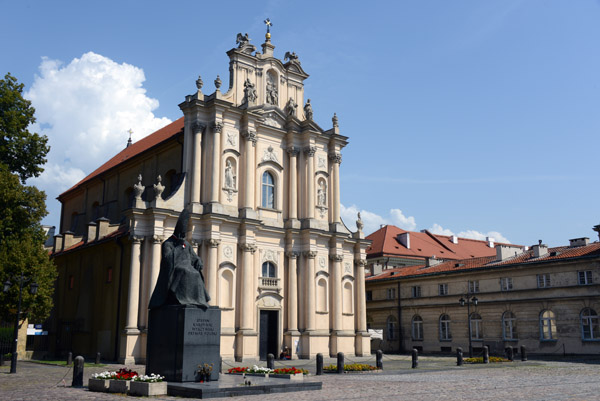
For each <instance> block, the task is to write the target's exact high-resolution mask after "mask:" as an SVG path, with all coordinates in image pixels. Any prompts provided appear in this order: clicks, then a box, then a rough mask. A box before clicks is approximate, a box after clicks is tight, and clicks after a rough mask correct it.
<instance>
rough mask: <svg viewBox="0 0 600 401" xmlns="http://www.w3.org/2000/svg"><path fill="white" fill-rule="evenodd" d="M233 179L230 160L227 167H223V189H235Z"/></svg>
mask: <svg viewBox="0 0 600 401" xmlns="http://www.w3.org/2000/svg"><path fill="white" fill-rule="evenodd" d="M235 178H236V177H235V174H234V172H233V166H232V165H231V160H227V166H226V167H225V188H227V189H235Z"/></svg>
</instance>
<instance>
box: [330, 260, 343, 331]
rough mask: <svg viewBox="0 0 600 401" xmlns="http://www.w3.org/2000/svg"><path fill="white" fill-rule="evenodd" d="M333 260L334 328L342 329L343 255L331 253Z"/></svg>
mask: <svg viewBox="0 0 600 401" xmlns="http://www.w3.org/2000/svg"><path fill="white" fill-rule="evenodd" d="M329 258H330V259H331V260H332V261H333V274H332V277H331V281H332V286H331V292H332V294H331V295H332V299H333V305H332V306H333V330H334V331H340V330H342V260H343V259H344V257H343V256H342V255H330V256H329Z"/></svg>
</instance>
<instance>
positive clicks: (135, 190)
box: [133, 174, 146, 200]
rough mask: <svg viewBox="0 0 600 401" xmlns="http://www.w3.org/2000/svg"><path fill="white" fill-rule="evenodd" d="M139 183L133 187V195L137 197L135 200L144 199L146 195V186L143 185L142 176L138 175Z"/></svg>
mask: <svg viewBox="0 0 600 401" xmlns="http://www.w3.org/2000/svg"><path fill="white" fill-rule="evenodd" d="M137 179H138V182H137V184H135V185H134V186H133V194H134V196H135V199H138V200H140V199H142V194H143V193H144V190H145V189H146V187H144V185H143V184H142V175H141V174H138V176H137Z"/></svg>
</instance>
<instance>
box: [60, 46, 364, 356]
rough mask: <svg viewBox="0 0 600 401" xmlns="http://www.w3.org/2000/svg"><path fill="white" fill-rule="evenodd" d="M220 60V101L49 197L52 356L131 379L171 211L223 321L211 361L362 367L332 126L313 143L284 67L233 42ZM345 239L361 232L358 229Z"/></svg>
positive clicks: (356, 287)
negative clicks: (53, 267)
mask: <svg viewBox="0 0 600 401" xmlns="http://www.w3.org/2000/svg"><path fill="white" fill-rule="evenodd" d="M237 39H238V40H237V44H238V46H237V47H236V48H233V49H231V50H229V51H228V52H227V54H228V56H229V58H230V63H229V72H230V74H229V89H228V90H227V92H226V93H223V92H222V91H221V88H220V87H221V79H220V78H219V77H217V79H216V80H215V81H214V84H215V87H216V90H215V91H214V92H213V93H212V94H210V95H207V94H204V93H203V92H202V87H203V83H202V80H201V79H200V78H199V79H198V81H197V82H196V86H197V91H196V92H195V93H193V94H192V95H189V96H186V97H185V100H184V101H183V102H182V103H181V104H180V105H179V107H180V109H181V110H182V112H183V117H182V118H180V119H179V120H177V121H175V122H173V123H171V124H170V125H168V126H166V127H164V128H162V129H161V130H159V131H157V132H155V133H153V134H151V135H149V136H147V137H146V138H143V139H142V140H140V141H138V142H136V143H133V144H128V146H127V147H126V148H125V149H124V150H122V151H121V152H120V153H118V154H117V155H116V156H115V157H113V158H112V159H111V160H109V161H108V162H106V163H105V164H104V165H102V166H101V167H100V168H98V169H97V170H96V171H94V172H92V173H91V174H90V175H89V176H88V177H86V178H85V179H83V180H82V181H81V182H79V183H78V184H76V185H75V186H74V187H73V188H71V189H69V190H68V191H66V192H65V193H63V194H61V195H60V196H59V200H60V202H61V203H62V215H61V226H60V235H57V236H56V237H55V248H54V252H53V255H54V260H55V262H56V264H57V266H58V270H59V279H58V284H57V285H58V288H57V292H56V297H57V298H56V310H55V314H54V322H55V327H52V328H50V331H51V334H52V335H53V338H54V340H55V341H53V342H52V343H53V344H56V351H57V352H67V351H73V352H76V353H82V354H85V355H95V353H96V352H102V353H103V355H107V357H112V356H114V358H115V359H118V360H119V361H121V362H125V363H130V362H136V363H143V362H144V360H145V352H146V336H147V332H146V327H147V325H148V308H147V306H148V301H149V298H150V295H151V294H152V291H153V288H154V285H155V283H156V280H157V277H158V272H159V267H160V258H161V255H160V245H161V242H162V241H164V240H165V239H166V238H168V237H169V236H170V235H171V234H172V232H173V229H174V226H175V223H176V221H177V217H178V215H179V213H180V211H181V210H182V209H183V208H184V207H187V208H189V209H190V210H191V212H192V215H191V216H192V217H191V220H190V229H191V231H190V232H189V235H188V237H189V238H190V240H191V242H192V244H193V246H194V247H196V250H197V253H198V254H199V255H200V256H201V257H202V260H203V261H204V276H205V279H206V284H207V288H208V291H209V294H210V296H211V297H212V299H211V304H212V305H216V306H219V307H220V308H221V310H222V327H221V332H222V337H221V353H222V356H223V357H224V358H236V359H238V360H241V359H244V358H250V359H253V358H257V357H263V358H264V357H265V356H266V354H267V353H273V354H275V355H278V354H279V353H280V352H281V350H282V349H283V347H284V346H287V347H289V348H290V349H291V351H292V356H293V358H310V357H312V356H314V355H316V354H317V353H323V354H326V355H335V354H336V353H337V352H339V351H342V352H345V353H347V354H351V355H364V354H369V353H370V339H369V336H368V334H367V328H366V312H365V311H366V309H365V281H364V269H365V265H366V262H365V260H366V255H365V250H366V248H367V246H368V244H369V241H368V240H365V239H364V235H363V233H362V232H361V230H359V231H358V232H354V233H351V232H350V231H349V230H348V229H347V228H346V226H345V225H344V223H343V222H342V220H341V219H340V189H339V185H340V182H339V181H340V178H339V177H340V171H339V170H340V164H341V161H342V157H341V151H342V149H343V148H344V147H345V146H346V145H347V143H348V142H347V141H348V138H347V137H345V136H343V135H341V134H340V128H339V126H338V121H337V117H336V116H335V114H334V116H333V119H332V121H333V126H332V127H331V128H329V129H322V128H321V127H320V126H319V125H318V124H317V123H316V122H315V121H314V120H313V112H312V105H311V103H310V100H309V99H305V97H304V84H303V83H304V80H305V79H306V78H308V74H306V72H305V71H304V70H303V68H302V66H301V64H300V61H299V59H298V57H297V56H296V54H295V53H293V52H291V53H290V52H288V53H286V57H285V59H284V61H283V62H282V61H281V60H279V59H278V58H275V57H274V48H275V46H273V45H272V44H271V41H270V34H267V37H266V40H265V42H264V43H263V44H262V52H258V51H256V48H255V47H254V46H253V45H252V44H251V43H250V40H249V38H248V36H247V34H246V35H241V34H238V38H237ZM359 226H361V225H360V224H359Z"/></svg>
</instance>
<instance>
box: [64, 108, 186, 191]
mask: <svg viewBox="0 0 600 401" xmlns="http://www.w3.org/2000/svg"><path fill="white" fill-rule="evenodd" d="M182 130H183V117H181V118H180V119H178V120H175V121H173V122H172V123H171V124H169V125H167V126H165V127H163V128H161V129H159V130H158V131H156V132H154V133H152V134H150V135H148V136H146V137H144V138H142V139H140V140H139V141H137V142H135V143H133V144H131V145H130V146H128V147H126V148H125V149H123V150H122V151H120V152H119V153H117V154H116V155H115V156H114V157H113V158H111V159H110V160H109V161H107V162H106V163H104V164H103V165H102V166H100V167H98V168H97V169H96V170H94V171H93V172H92V173H91V174H89V175H88V176H87V177H85V178H84V179H83V180H81V181H79V182H78V183H77V184H75V185H74V186H73V187H71V188H70V189H68V190H66V191H65V192H63V193H62V194H60V195H59V196H58V199H61V198H62V197H64V196H65V195H67V194H68V193H69V192H71V191H74V190H75V189H77V188H79V187H81V186H82V185H83V184H85V183H86V182H88V181H91V180H92V179H93V178H95V177H97V176H99V175H100V174H102V173H104V172H106V171H108V170H110V169H112V168H115V167H117V166H118V165H120V164H121V163H123V162H125V161H127V160H129V159H131V158H133V157H135V156H137V155H139V154H141V153H143V152H145V151H147V150H148V149H150V148H152V147H154V146H156V145H158V144H159V143H162V142H164V141H166V140H168V139H170V138H171V137H173V136H175V135H177V134H178V133H179V132H181V131H182Z"/></svg>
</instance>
